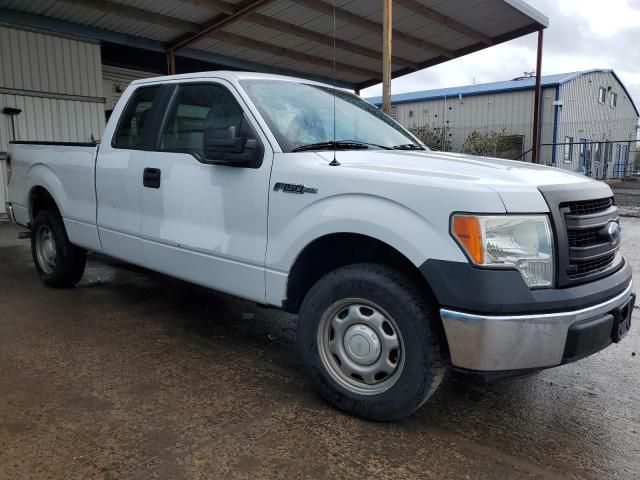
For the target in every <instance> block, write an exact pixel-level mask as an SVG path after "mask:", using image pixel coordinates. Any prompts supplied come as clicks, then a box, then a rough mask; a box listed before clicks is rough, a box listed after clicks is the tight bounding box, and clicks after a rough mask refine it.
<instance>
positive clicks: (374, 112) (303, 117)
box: [240, 80, 424, 152]
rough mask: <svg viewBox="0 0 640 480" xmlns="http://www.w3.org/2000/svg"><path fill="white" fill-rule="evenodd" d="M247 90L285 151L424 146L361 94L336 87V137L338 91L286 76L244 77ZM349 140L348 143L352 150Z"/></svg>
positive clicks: (243, 81)
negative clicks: (334, 111)
mask: <svg viewBox="0 0 640 480" xmlns="http://www.w3.org/2000/svg"><path fill="white" fill-rule="evenodd" d="M240 83H241V85H242V87H243V88H244V89H245V91H246V92H247V94H248V95H249V97H250V98H251V100H252V101H253V103H254V104H255V106H256V107H257V108H258V110H259V111H260V113H261V115H262V117H263V118H264V120H265V121H266V122H267V124H268V125H269V128H270V129H271V131H272V132H273V134H274V136H275V137H276V140H277V141H278V143H279V144H280V148H282V151H283V152H291V151H294V150H296V149H300V147H304V146H311V147H312V148H310V149H314V148H313V147H314V144H321V143H323V142H324V143H325V145H318V146H317V149H318V150H322V149H329V148H328V146H327V145H326V144H327V143H330V145H329V147H330V148H331V149H333V148H334V146H335V148H337V149H338V150H340V149H341V148H343V146H341V145H340V144H339V143H338V144H334V143H333V141H334V140H336V141H337V142H345V141H348V142H352V143H351V146H353V143H362V144H363V145H366V146H365V148H372V149H384V148H387V149H389V148H398V147H406V146H407V145H408V146H411V147H413V146H414V145H415V146H416V147H417V148H424V146H423V145H422V144H421V143H420V142H418V141H417V140H416V139H415V138H414V137H413V136H412V135H411V134H410V133H409V132H407V131H406V130H405V129H404V128H402V127H401V126H400V125H398V124H397V123H396V122H394V121H393V120H392V119H391V118H389V117H388V116H386V115H385V114H384V113H382V111H380V110H379V109H378V108H376V107H375V106H373V105H371V104H370V103H368V102H365V101H364V100H362V99H361V98H360V97H358V96H356V95H353V94H351V93H347V92H344V91H342V90H338V89H336V90H335V104H336V115H335V118H336V123H335V128H336V132H335V138H334V135H333V102H334V89H333V88H331V87H324V86H319V85H311V84H307V83H299V82H290V81H283V80H242V81H241V82H240ZM346 145H348V144H347V143H345V147H344V148H347V147H346Z"/></svg>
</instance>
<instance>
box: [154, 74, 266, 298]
mask: <svg viewBox="0 0 640 480" xmlns="http://www.w3.org/2000/svg"><path fill="white" fill-rule="evenodd" d="M171 88H172V92H171V102H170V105H169V106H168V108H167V110H166V114H165V119H164V122H163V125H162V126H161V127H160V128H159V132H160V135H159V138H158V139H157V145H156V148H155V151H154V152H153V154H152V155H148V156H145V159H144V168H145V173H144V175H145V178H150V179H152V180H153V181H149V182H147V183H146V185H145V188H143V192H142V212H143V214H142V238H143V244H144V245H143V250H144V257H145V262H146V263H147V264H148V265H149V266H150V268H153V269H155V270H159V271H161V272H164V273H167V274H170V275H172V276H175V277H179V278H183V279H185V280H188V281H191V282H194V283H197V284H201V285H205V286H207V287H211V288H215V289H217V290H220V291H226V292H230V293H234V294H236V295H239V296H242V297H245V298H249V299H252V300H256V301H264V299H265V282H264V258H265V251H266V244H267V207H268V205H267V201H268V189H269V177H270V172H271V163H272V158H273V151H272V149H271V146H270V145H269V142H268V141H267V139H266V137H265V136H264V134H263V133H262V131H261V130H260V128H259V126H258V124H257V122H256V121H255V119H254V118H253V116H252V115H251V113H250V112H249V109H248V108H246V105H245V104H244V102H243V100H242V99H241V98H240V96H239V95H238V94H237V92H236V91H235V89H234V87H233V86H232V85H230V84H227V83H226V82H222V81H219V82H217V81H208V82H206V83H195V82H193V83H181V84H172V85H171ZM244 122H248V124H244ZM243 125H244V127H243ZM247 126H249V127H250V128H251V130H252V132H253V134H254V135H255V137H256V139H257V141H258V142H261V146H262V147H263V148H264V156H263V158H262V161H261V162H260V165H259V166H258V167H257V168H248V167H243V166H227V165H214V164H210V163H206V161H205V157H204V149H205V131H208V132H219V133H220V134H221V135H225V134H226V132H227V131H229V129H230V128H233V129H234V131H237V132H239V131H240V130H241V128H246V127H247Z"/></svg>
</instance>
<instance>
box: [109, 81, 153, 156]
mask: <svg viewBox="0 0 640 480" xmlns="http://www.w3.org/2000/svg"><path fill="white" fill-rule="evenodd" d="M159 92H160V86H159V85H155V86H152V87H141V88H138V89H137V90H136V91H135V92H134V93H133V95H132V96H131V98H130V99H129V102H128V103H127V106H126V108H125V110H124V113H123V114H122V116H121V117H120V121H119V123H118V128H117V130H116V134H115V136H114V137H113V142H112V146H113V147H115V148H129V149H141V148H144V147H145V146H147V145H148V142H149V141H150V136H151V134H152V132H150V127H151V124H152V122H151V118H150V115H149V114H150V112H151V107H152V106H153V105H154V103H155V102H157V99H158V97H159V95H158V94H159Z"/></svg>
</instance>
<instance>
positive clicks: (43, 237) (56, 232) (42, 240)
mask: <svg viewBox="0 0 640 480" xmlns="http://www.w3.org/2000/svg"><path fill="white" fill-rule="evenodd" d="M31 254H32V256H33V263H34V265H35V266H36V270H38V274H39V275H40V279H41V280H42V281H43V282H44V284H45V285H47V286H49V287H54V288H68V287H72V286H74V285H75V284H76V283H78V282H79V281H80V279H81V278H82V275H83V274H84V267H85V263H86V257H87V253H86V251H85V250H83V249H81V248H79V247H76V246H75V245H72V244H71V243H70V242H69V238H68V237H67V232H66V230H65V228H64V222H63V221H62V217H61V216H60V214H59V213H57V212H54V211H51V210H45V211H42V212H40V213H38V215H36V218H35V219H34V220H33V223H32V225H31Z"/></svg>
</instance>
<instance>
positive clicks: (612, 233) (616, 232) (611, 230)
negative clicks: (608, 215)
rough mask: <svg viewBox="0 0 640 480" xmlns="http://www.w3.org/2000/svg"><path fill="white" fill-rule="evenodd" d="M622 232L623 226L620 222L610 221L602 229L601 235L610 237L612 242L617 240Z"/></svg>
mask: <svg viewBox="0 0 640 480" xmlns="http://www.w3.org/2000/svg"><path fill="white" fill-rule="evenodd" d="M621 233H622V228H620V225H619V224H618V222H614V221H613V220H612V221H610V222H609V223H607V224H606V225H605V227H604V228H603V229H602V230H601V235H602V236H603V237H606V238H609V240H610V241H611V242H615V241H617V240H618V239H619V238H620V235H621Z"/></svg>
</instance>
